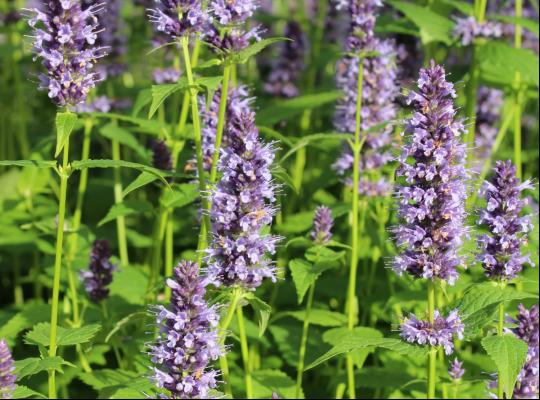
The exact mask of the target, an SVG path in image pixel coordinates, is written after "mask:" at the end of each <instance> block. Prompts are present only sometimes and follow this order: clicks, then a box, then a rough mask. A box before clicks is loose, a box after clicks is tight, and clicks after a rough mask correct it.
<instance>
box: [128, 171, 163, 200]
mask: <svg viewBox="0 0 540 400" xmlns="http://www.w3.org/2000/svg"><path fill="white" fill-rule="evenodd" d="M156 179H158V177H157V176H156V175H154V174H151V173H149V172H141V173H140V175H139V176H137V177H136V178H135V179H134V180H133V181H132V182H131V183H130V184H129V185H127V187H126V188H125V189H124V192H123V193H122V197H126V196H127V195H128V194H129V193H131V192H133V191H134V190H137V189H139V188H141V187H143V186H146V185H148V184H149V183H152V182H154V181H155V180H156Z"/></svg>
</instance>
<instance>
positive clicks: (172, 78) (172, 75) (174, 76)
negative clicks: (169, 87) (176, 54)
mask: <svg viewBox="0 0 540 400" xmlns="http://www.w3.org/2000/svg"><path fill="white" fill-rule="evenodd" d="M180 75H181V73H180V71H178V70H177V69H176V68H155V69H154V70H153V71H152V79H153V80H154V83H156V84H157V85H161V84H162V83H176V82H178V79H180Z"/></svg>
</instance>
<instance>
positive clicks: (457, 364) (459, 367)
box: [448, 358, 465, 381]
mask: <svg viewBox="0 0 540 400" xmlns="http://www.w3.org/2000/svg"><path fill="white" fill-rule="evenodd" d="M464 373H465V369H464V368H463V361H459V360H458V359H457V358H454V361H452V363H451V364H450V369H449V370H448V375H450V378H452V379H453V380H454V381H459V380H460V379H461V377H462V376H463V374H464Z"/></svg>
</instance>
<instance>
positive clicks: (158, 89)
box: [148, 76, 189, 119]
mask: <svg viewBox="0 0 540 400" xmlns="http://www.w3.org/2000/svg"><path fill="white" fill-rule="evenodd" d="M188 86H189V85H188V81H187V78H186V77H185V76H182V77H181V78H180V79H179V80H178V82H177V83H167V84H163V85H152V104H150V110H148V119H150V118H152V116H153V115H154V114H155V113H156V111H157V110H158V108H159V107H160V106H161V105H162V104H163V102H164V101H165V99H167V97H169V96H170V95H171V94H173V93H176V92H178V91H179V90H182V89H185V88H187V87H188Z"/></svg>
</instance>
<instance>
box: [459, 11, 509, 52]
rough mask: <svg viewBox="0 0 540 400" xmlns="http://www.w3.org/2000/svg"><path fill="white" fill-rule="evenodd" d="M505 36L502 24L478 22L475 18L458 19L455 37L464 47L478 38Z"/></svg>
mask: <svg viewBox="0 0 540 400" xmlns="http://www.w3.org/2000/svg"><path fill="white" fill-rule="evenodd" d="M502 34H503V30H502V24H501V23H499V22H494V21H484V22H481V23H480V22H478V21H477V20H476V18H475V17H472V16H470V17H465V18H456V25H455V27H454V30H453V35H454V37H455V38H456V39H459V40H460V42H461V44H462V45H463V46H468V45H470V44H472V43H473V41H474V40H475V39H476V38H499V37H501V36H502Z"/></svg>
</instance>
